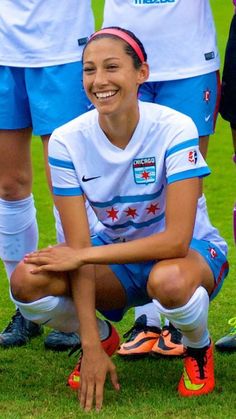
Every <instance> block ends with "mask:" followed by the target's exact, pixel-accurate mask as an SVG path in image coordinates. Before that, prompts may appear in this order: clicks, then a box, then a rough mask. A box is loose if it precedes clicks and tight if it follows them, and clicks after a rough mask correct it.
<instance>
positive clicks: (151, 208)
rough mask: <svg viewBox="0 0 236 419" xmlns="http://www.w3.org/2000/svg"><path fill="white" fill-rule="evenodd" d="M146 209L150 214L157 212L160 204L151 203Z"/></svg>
mask: <svg viewBox="0 0 236 419" xmlns="http://www.w3.org/2000/svg"><path fill="white" fill-rule="evenodd" d="M146 210H147V213H148V214H156V212H157V211H158V210H159V207H158V204H150V205H149V207H147V208H146Z"/></svg>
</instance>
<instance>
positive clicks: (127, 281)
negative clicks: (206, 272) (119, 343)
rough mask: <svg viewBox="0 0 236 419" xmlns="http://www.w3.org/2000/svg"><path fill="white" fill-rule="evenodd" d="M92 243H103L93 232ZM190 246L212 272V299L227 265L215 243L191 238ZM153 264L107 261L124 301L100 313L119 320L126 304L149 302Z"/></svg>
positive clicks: (225, 273) (225, 274)
mask: <svg viewBox="0 0 236 419" xmlns="http://www.w3.org/2000/svg"><path fill="white" fill-rule="evenodd" d="M92 243H93V245H94V246H101V245H104V244H105V242H104V241H103V240H102V239H101V238H100V237H97V236H96V237H93V238H92ZM190 248H191V249H193V250H195V251H196V252H198V253H200V254H201V255H202V257H203V258H204V259H205V261H206V263H207V264H208V265H209V267H210V269H211V271H212V273H213V276H214V282H215V286H214V289H213V291H212V293H211V295H210V300H212V299H213V298H215V297H216V295H217V294H218V292H219V291H220V289H221V287H222V285H223V282H224V279H225V278H226V276H227V274H228V270H229V265H228V262H227V259H226V256H225V255H224V254H223V253H222V252H221V250H220V249H219V248H218V247H217V246H215V245H214V244H212V243H211V242H209V241H206V240H197V239H192V241H191V243H190ZM155 264H156V261H150V262H142V263H131V264H122V265H121V264H113V265H109V267H110V269H111V270H112V272H113V273H114V274H115V276H116V277H117V278H118V280H119V281H120V283H121V284H122V286H123V288H124V290H125V293H126V299H127V305H126V307H124V308H123V309H118V310H109V311H101V313H102V314H103V315H104V316H105V317H107V318H108V319H109V320H112V321H120V320H121V319H122V317H123V315H124V314H125V312H126V311H127V310H128V309H129V308H131V307H135V306H140V305H144V304H146V303H150V302H151V299H150V297H149V296H148V294H147V281H148V277H149V274H150V272H151V270H152V268H153V266H154V265H155Z"/></svg>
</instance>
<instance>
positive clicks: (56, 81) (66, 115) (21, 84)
mask: <svg viewBox="0 0 236 419" xmlns="http://www.w3.org/2000/svg"><path fill="white" fill-rule="evenodd" d="M0 79H1V85H0V129H8V130H13V129H21V128H28V127H32V128H33V133H34V134H35V135H47V134H51V133H52V131H53V130H54V129H55V128H57V127H59V126H60V125H63V124H65V123H66V122H68V121H69V120H71V119H73V118H75V117H76V116H78V115H80V114H82V113H84V112H86V111H88V110H89V107H90V102H89V100H88V99H87V96H86V94H85V92H84V89H83V84H82V63H81V61H79V62H75V63H70V64H61V65H56V66H49V67H42V68H41V67H40V68H20V67H19V68H18V67H4V66H0Z"/></svg>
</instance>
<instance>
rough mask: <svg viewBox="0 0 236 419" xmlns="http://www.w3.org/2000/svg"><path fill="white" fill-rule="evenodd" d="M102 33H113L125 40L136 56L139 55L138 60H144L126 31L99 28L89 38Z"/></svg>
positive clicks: (135, 43) (138, 48) (139, 49)
mask: <svg viewBox="0 0 236 419" xmlns="http://www.w3.org/2000/svg"><path fill="white" fill-rule="evenodd" d="M103 34H108V35H115V36H117V37H118V38H121V39H123V41H125V42H127V44H129V45H130V46H131V47H132V48H133V50H134V51H135V52H136V54H137V56H138V57H139V59H140V61H141V62H142V63H143V62H144V61H145V59H144V55H143V52H142V50H141V48H140V46H139V45H138V44H137V42H136V41H135V40H134V39H133V38H132V37H131V36H130V35H128V34H127V33H126V32H123V31H122V30H121V29H108V28H107V29H106V28H105V29H101V30H100V31H97V32H94V34H93V35H91V36H90V39H93V38H95V37H96V36H97V35H103Z"/></svg>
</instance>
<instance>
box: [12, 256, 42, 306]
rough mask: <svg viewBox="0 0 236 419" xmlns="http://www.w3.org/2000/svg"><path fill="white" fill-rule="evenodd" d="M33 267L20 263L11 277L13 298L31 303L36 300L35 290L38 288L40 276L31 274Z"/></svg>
mask: <svg viewBox="0 0 236 419" xmlns="http://www.w3.org/2000/svg"><path fill="white" fill-rule="evenodd" d="M31 268H32V266H31V265H26V264H25V263H24V262H23V261H22V262H20V263H19V264H18V265H17V267H16V269H15V270H14V272H13V273H12V275H11V279H10V285H11V292H12V295H13V297H14V298H15V299H16V300H19V301H22V302H30V301H32V300H33V299H34V297H33V296H34V293H35V289H36V288H37V287H38V283H39V281H40V275H39V276H37V275H33V274H32V273H31V272H30V269H31Z"/></svg>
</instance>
